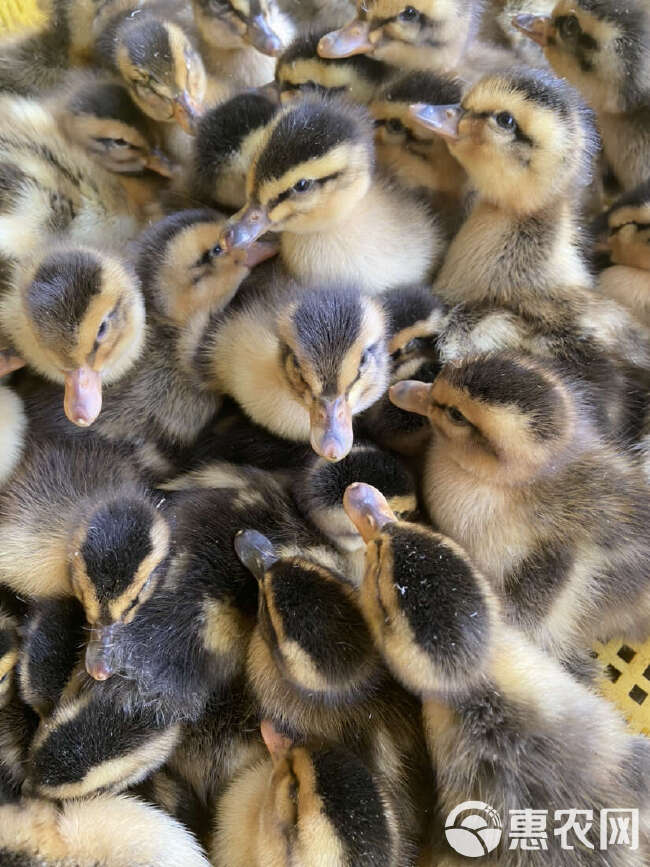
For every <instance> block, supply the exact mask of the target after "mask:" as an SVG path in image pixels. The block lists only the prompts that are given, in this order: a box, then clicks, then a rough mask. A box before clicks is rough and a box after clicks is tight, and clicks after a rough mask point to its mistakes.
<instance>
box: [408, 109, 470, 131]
mask: <svg viewBox="0 0 650 867" xmlns="http://www.w3.org/2000/svg"><path fill="white" fill-rule="evenodd" d="M409 114H410V115H411V117H414V118H415V120H417V122H418V123H419V124H421V125H422V126H424V127H426V128H427V129H430V130H432V131H433V132H435V133H436V134H437V135H439V136H441V137H442V138H446V139H449V141H457V140H458V124H459V123H460V118H461V116H462V109H461V107H460V105H427V103H426V102H416V103H415V104H414V105H412V106H411V107H410V108H409Z"/></svg>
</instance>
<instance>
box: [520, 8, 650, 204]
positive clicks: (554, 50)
mask: <svg viewBox="0 0 650 867" xmlns="http://www.w3.org/2000/svg"><path fill="white" fill-rule="evenodd" d="M536 11H539V10H536ZM514 20H515V23H516V25H517V26H518V27H519V29H520V30H522V31H523V32H524V33H525V34H526V35H527V36H529V37H530V38H531V39H532V40H534V41H535V42H537V43H538V44H539V45H542V46H543V49H544V54H545V55H546V58H547V60H548V62H549V63H550V65H551V66H552V68H553V69H554V71H555V72H556V74H557V75H560V76H562V77H563V78H566V79H567V80H568V81H570V82H571V83H572V84H573V85H574V86H575V87H577V88H578V90H579V91H580V92H581V93H582V94H583V96H584V97H585V99H586V100H587V102H588V103H589V104H590V105H591V106H592V108H593V109H594V110H595V112H596V115H597V117H598V126H599V128H600V134H601V136H602V139H603V148H604V151H605V156H606V157H607V161H608V162H609V164H610V166H611V167H612V169H613V171H614V174H615V176H616V178H617V180H618V181H619V183H620V184H621V186H622V187H623V188H624V189H626V190H630V189H633V188H634V187H636V186H637V185H638V184H640V183H642V182H643V181H645V180H646V179H647V177H648V174H649V173H650V57H649V55H648V44H649V43H650V10H649V9H648V6H647V4H646V3H645V2H644V0H630V2H626V3H619V2H616V0H602V2H598V3H593V2H590V0H560V2H558V3H556V4H555V7H554V9H553V11H552V12H551V13H550V15H548V16H543V15H539V14H537V15H519V16H517V17H516V18H515V19H514Z"/></svg>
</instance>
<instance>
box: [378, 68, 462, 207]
mask: <svg viewBox="0 0 650 867" xmlns="http://www.w3.org/2000/svg"><path fill="white" fill-rule="evenodd" d="M461 95H462V88H461V84H460V82H459V81H458V80H457V79H454V78H451V77H449V76H443V75H436V74H435V73H433V72H428V71H424V70H414V71H412V72H407V73H404V74H403V75H400V76H398V77H397V78H396V79H394V80H392V81H391V82H389V83H388V84H387V85H386V86H385V87H383V88H382V89H381V90H380V91H379V93H377V95H376V96H375V98H374V99H373V100H372V102H371V103H370V105H369V106H368V108H369V110H370V113H371V115H372V116H373V118H374V121H375V147H376V152H377V161H378V162H379V163H380V164H382V165H384V166H386V167H387V168H389V169H391V170H397V171H398V172H399V176H400V179H401V178H406V179H408V180H409V184H410V185H412V186H418V185H420V186H426V187H431V186H432V185H434V186H435V189H436V191H440V192H445V193H453V194H456V195H460V192H461V187H462V184H463V181H464V180H465V172H464V171H463V169H462V167H461V166H460V164H459V163H458V162H457V160H455V159H454V158H453V157H452V156H451V154H450V152H449V149H448V148H447V146H446V144H445V142H444V139H442V138H441V136H439V135H437V134H436V133H435V132H434V131H433V130H431V129H429V128H428V127H425V126H424V125H423V124H421V123H419V122H418V121H417V119H416V118H415V117H414V116H413V113H412V112H411V110H410V108H411V105H413V104H415V103H431V104H433V103H435V104H437V105H452V104H456V103H459V102H460V99H461Z"/></svg>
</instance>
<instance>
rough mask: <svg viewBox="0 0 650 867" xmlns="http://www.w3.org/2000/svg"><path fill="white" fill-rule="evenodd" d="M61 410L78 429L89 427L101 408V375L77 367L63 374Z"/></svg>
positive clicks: (94, 371)
mask: <svg viewBox="0 0 650 867" xmlns="http://www.w3.org/2000/svg"><path fill="white" fill-rule="evenodd" d="M63 408H64V410H65V414H66V416H67V417H68V418H69V419H70V421H71V422H72V423H73V424H76V425H79V427H88V426H89V425H91V424H92V423H93V422H94V421H95V419H96V418H97V416H98V415H99V413H100V411H101V408H102V375H101V373H98V372H97V371H96V370H93V369H92V368H90V367H78V368H77V369H76V370H73V371H70V372H69V373H66V374H65V396H64V398H63Z"/></svg>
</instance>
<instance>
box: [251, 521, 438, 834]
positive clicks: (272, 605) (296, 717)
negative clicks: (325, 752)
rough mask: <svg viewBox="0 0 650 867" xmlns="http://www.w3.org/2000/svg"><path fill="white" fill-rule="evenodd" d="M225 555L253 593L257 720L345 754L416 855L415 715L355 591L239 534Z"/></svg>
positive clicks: (421, 781) (420, 814) (329, 573)
mask: <svg viewBox="0 0 650 867" xmlns="http://www.w3.org/2000/svg"><path fill="white" fill-rule="evenodd" d="M235 548H236V550H237V554H238V555H239V557H240V558H241V560H242V562H243V563H244V564H245V565H246V566H247V567H248V568H249V569H250V570H251V572H252V573H253V574H254V575H255V577H256V578H257V580H258V582H259V584H260V599H259V613H258V622H257V627H256V629H255V631H254V632H253V635H252V638H251V641H250V646H249V651H248V662H247V676H248V681H249V684H250V686H251V689H252V691H253V694H254V696H255V697H256V699H257V701H258V705H259V709H260V713H261V714H262V715H263V716H265V717H268V718H269V719H271V720H272V721H273V722H274V724H275V725H277V726H278V727H279V728H280V729H281V730H282V731H283V732H285V733H287V734H288V735H289V736H291V737H295V738H297V739H299V740H301V741H304V740H309V739H310V738H316V739H318V740H324V741H329V742H334V743H340V744H342V745H344V746H346V747H347V748H349V749H352V750H353V751H354V752H355V754H356V755H358V756H359V757H360V758H361V760H362V761H364V762H366V763H367V765H368V767H369V769H370V770H371V771H372V772H373V773H375V774H377V776H378V778H379V779H381V780H382V782H383V785H384V786H385V787H386V789H387V791H388V792H389V793H390V794H391V796H392V797H393V798H394V800H395V803H396V805H397V808H398V811H399V821H400V827H401V828H402V831H403V834H404V838H405V840H407V841H409V842H410V843H411V845H416V844H417V843H419V842H420V839H421V837H422V835H423V833H424V825H425V824H426V819H425V816H426V814H427V812H428V801H426V800H423V799H422V794H423V792H424V791H425V790H426V787H427V785H428V784H429V783H430V781H429V778H428V775H427V774H424V775H423V774H422V773H421V768H422V767H424V764H423V759H424V754H423V752H422V748H423V742H422V740H421V732H420V731H419V728H418V724H417V721H415V724H414V720H416V709H415V708H414V707H413V706H412V704H411V702H410V701H409V698H408V697H407V696H406V695H405V694H403V693H402V691H401V690H400V689H399V688H397V689H396V685H395V683H394V682H393V681H392V679H391V678H390V677H388V676H387V672H386V671H385V669H384V668H383V666H382V665H381V663H380V662H379V659H378V657H377V654H376V653H375V651H374V648H373V646H372V640H371V637H370V634H369V632H368V630H367V628H366V627H365V624H364V622H363V618H362V617H361V613H360V611H359V608H358V605H357V599H356V596H357V593H356V590H355V588H354V587H353V586H352V584H350V583H349V582H348V581H347V580H346V579H345V578H344V577H343V576H342V575H341V574H340V573H339V572H337V571H335V570H333V569H332V568H328V567H326V566H323V565H321V564H319V563H316V562H315V561H313V560H310V559H308V558H307V557H304V556H300V555H298V556H293V557H282V555H281V554H280V553H279V552H278V551H276V549H275V548H274V546H273V545H272V544H271V542H270V541H269V539H268V538H266V537H265V536H263V535H262V534H261V533H259V532H258V531H256V530H246V531H244V532H242V533H240V534H239V535H238V536H237V537H236V540H235ZM369 721H370V724H369Z"/></svg>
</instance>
